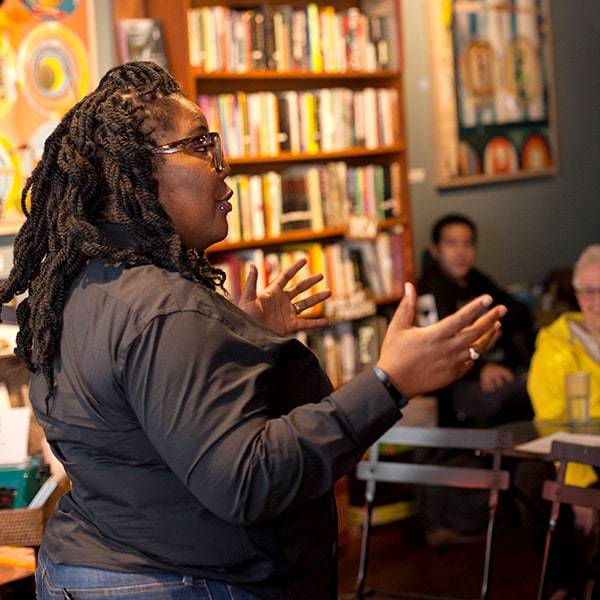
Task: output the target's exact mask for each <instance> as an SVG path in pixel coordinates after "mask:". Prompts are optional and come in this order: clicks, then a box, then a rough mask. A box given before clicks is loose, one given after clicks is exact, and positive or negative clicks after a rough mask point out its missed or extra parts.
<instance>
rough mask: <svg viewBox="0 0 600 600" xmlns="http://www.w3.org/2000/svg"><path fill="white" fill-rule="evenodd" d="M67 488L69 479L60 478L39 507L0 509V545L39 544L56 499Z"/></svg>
mask: <svg viewBox="0 0 600 600" xmlns="http://www.w3.org/2000/svg"><path fill="white" fill-rule="evenodd" d="M68 489H69V480H68V479H67V478H66V477H65V478H64V479H62V480H61V482H60V483H59V485H58V486H57V487H56V489H55V490H54V492H52V495H51V496H50V497H49V498H48V500H47V501H46V504H44V506H42V507H41V508H32V509H30V508H14V509H10V508H8V509H3V510H0V546H40V545H41V543H42V536H43V534H44V527H45V526H46V523H47V521H48V519H49V518H50V515H51V514H52V512H53V511H54V508H55V506H56V503H57V502H58V499H59V498H60V497H61V496H62V495H63V494H64V493H65V492H66V491H67V490H68Z"/></svg>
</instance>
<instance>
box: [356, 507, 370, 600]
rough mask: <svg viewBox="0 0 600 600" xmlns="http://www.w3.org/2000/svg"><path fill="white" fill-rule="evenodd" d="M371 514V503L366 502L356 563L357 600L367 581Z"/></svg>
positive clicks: (362, 593)
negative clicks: (358, 555)
mask: <svg viewBox="0 0 600 600" xmlns="http://www.w3.org/2000/svg"><path fill="white" fill-rule="evenodd" d="M372 513H373V504H372V502H367V503H366V504H365V506H364V509H363V526H362V538H361V541H360V560H359V563H358V577H357V580H356V593H357V595H358V597H359V598H363V597H364V591H365V582H366V579H367V554H368V552H369V534H370V533H371V517H372Z"/></svg>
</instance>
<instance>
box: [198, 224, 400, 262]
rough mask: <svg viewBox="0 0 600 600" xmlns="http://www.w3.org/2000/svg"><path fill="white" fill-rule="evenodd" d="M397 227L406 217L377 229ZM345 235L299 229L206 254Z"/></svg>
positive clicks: (223, 246)
mask: <svg viewBox="0 0 600 600" xmlns="http://www.w3.org/2000/svg"><path fill="white" fill-rule="evenodd" d="M397 225H402V226H404V227H406V226H409V225H410V222H409V219H408V218H407V217H395V218H393V219H385V220H383V221H380V222H379V223H378V224H377V229H378V230H382V229H389V228H391V227H395V226H397ZM346 233H347V229H346V228H345V227H327V228H325V229H322V230H321V231H313V230H312V229H300V230H298V231H288V232H285V233H284V234H282V235H281V236H279V237H274V238H260V239H256V240H240V241H239V242H218V243H217V244H214V245H213V246H211V247H210V248H209V249H208V250H207V252H208V253H209V254H217V253H218V254H220V253H222V252H234V251H236V250H245V249H249V248H261V247H263V246H284V245H286V244H292V243H302V242H303V243H310V242H314V241H318V240H324V239H328V238H342V237H344V236H345V234H346Z"/></svg>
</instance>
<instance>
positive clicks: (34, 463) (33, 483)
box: [0, 454, 46, 508]
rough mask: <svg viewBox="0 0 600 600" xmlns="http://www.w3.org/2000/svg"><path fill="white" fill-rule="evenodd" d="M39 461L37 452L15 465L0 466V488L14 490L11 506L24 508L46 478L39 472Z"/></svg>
mask: <svg viewBox="0 0 600 600" xmlns="http://www.w3.org/2000/svg"><path fill="white" fill-rule="evenodd" d="M41 463H42V457H41V455H39V454H38V455H35V456H31V457H30V458H29V460H27V461H25V462H22V463H19V464H16V465H4V466H0V488H9V489H13V490H15V492H16V495H15V499H14V503H13V505H12V506H11V508H25V507H26V506H27V505H28V504H29V503H30V502H31V500H32V498H33V497H34V496H35V494H36V492H37V491H38V490H39V488H40V486H41V485H42V483H43V482H44V479H45V478H46V475H45V474H42V473H41V472H40V466H41Z"/></svg>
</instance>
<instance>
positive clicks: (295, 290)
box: [287, 273, 323, 298]
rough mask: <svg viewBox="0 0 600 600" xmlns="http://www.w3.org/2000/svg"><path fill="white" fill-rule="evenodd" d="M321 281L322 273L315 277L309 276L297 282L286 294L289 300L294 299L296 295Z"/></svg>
mask: <svg viewBox="0 0 600 600" xmlns="http://www.w3.org/2000/svg"><path fill="white" fill-rule="evenodd" d="M322 280H323V273H317V274H316V275H311V276H310V277H307V278H306V279H303V280H302V281H300V282H298V284H296V285H295V286H294V287H292V288H290V289H289V290H287V293H288V294H289V296H290V298H294V297H295V296H297V295H298V294H301V293H302V292H305V291H306V290H308V289H310V288H311V287H312V286H313V285H315V284H316V283H319V281H322Z"/></svg>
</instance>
